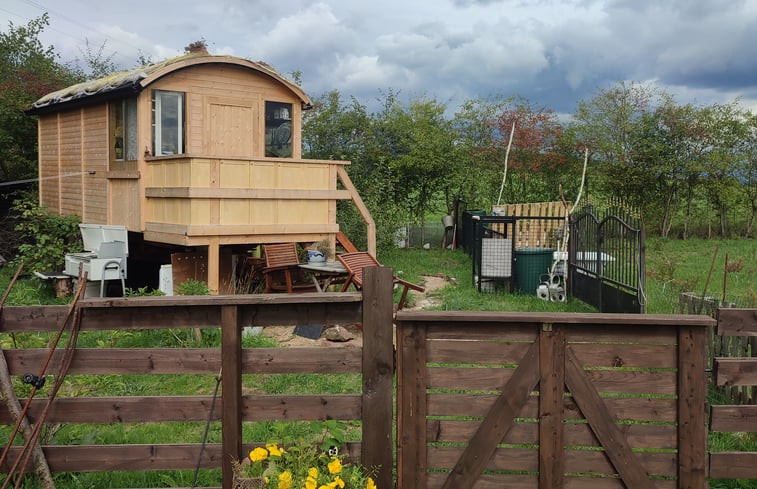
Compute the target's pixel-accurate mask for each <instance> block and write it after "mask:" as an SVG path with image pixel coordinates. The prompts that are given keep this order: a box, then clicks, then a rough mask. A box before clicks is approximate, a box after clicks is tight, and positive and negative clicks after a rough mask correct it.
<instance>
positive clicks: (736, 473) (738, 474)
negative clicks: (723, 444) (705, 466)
mask: <svg viewBox="0 0 757 489" xmlns="http://www.w3.org/2000/svg"><path fill="white" fill-rule="evenodd" d="M709 466H710V473H709V476H710V478H712V479H757V452H717V453H710V464H709Z"/></svg>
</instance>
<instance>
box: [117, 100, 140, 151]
mask: <svg viewBox="0 0 757 489" xmlns="http://www.w3.org/2000/svg"><path fill="white" fill-rule="evenodd" d="M111 109H112V114H113V157H114V159H116V160H136V159H137V99H136V98H127V99H124V100H118V101H116V102H112V103H111Z"/></svg>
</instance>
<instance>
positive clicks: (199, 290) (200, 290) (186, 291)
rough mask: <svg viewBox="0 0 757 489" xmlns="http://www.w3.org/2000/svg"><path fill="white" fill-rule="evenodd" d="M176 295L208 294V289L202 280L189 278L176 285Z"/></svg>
mask: <svg viewBox="0 0 757 489" xmlns="http://www.w3.org/2000/svg"><path fill="white" fill-rule="evenodd" d="M176 295H210V289H208V285H207V284H206V283H205V282H203V281H202V280H195V279H193V278H190V279H187V280H185V281H184V282H182V283H180V284H179V285H177V286H176Z"/></svg>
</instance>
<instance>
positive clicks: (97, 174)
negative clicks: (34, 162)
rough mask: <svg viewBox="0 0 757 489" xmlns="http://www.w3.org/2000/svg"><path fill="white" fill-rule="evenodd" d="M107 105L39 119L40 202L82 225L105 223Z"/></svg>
mask: <svg viewBox="0 0 757 489" xmlns="http://www.w3.org/2000/svg"><path fill="white" fill-rule="evenodd" d="M107 127H108V124H107V106H106V105H97V106H91V107H84V108H79V109H72V110H68V111H64V112H59V113H57V114H51V115H42V116H40V118H39V135H40V153H39V162H40V164H39V166H40V168H39V175H40V178H41V182H40V201H41V203H42V204H44V205H47V206H48V207H49V208H50V209H51V210H53V211H54V212H57V213H60V214H62V215H77V216H79V217H80V218H81V220H82V222H88V223H95V224H105V223H107V222H108V200H107V198H108V184H107V179H106V177H107V175H106V172H107V171H108V137H107Z"/></svg>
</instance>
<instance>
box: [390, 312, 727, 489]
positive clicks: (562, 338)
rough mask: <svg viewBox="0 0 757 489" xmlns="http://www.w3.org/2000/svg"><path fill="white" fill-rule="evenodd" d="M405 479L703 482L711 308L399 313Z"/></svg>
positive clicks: (512, 484)
mask: <svg viewBox="0 0 757 489" xmlns="http://www.w3.org/2000/svg"><path fill="white" fill-rule="evenodd" d="M396 323H397V335H398V338H397V344H398V345H399V346H398V348H399V351H398V380H397V382H398V401H397V406H398V408H397V409H398V413H397V416H398V418H397V425H398V450H397V464H398V467H397V473H398V487H399V488H400V489H438V488H442V489H469V488H476V489H487V488H494V487H508V488H511V489H512V488H515V489H519V488H523V489H526V488H529V489H531V488H540V489H547V488H582V489H585V488H589V489H592V488H597V489H599V488H601V489H605V488H623V487H626V488H642V487H643V488H650V487H654V488H660V489H664V488H703V487H705V458H706V457H705V446H706V434H707V433H706V427H705V391H706V379H705V376H704V372H705V369H704V351H705V337H706V327H707V325H709V324H711V323H713V320H712V319H711V318H705V317H701V316H637V315H596V314H595V315H589V314H561V315H556V314H546V313H543V314H542V313H476V312H465V313H462V312H460V313H459V312H421V311H408V312H404V311H401V312H398V313H397V318H396Z"/></svg>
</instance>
